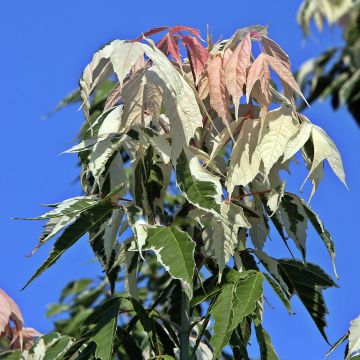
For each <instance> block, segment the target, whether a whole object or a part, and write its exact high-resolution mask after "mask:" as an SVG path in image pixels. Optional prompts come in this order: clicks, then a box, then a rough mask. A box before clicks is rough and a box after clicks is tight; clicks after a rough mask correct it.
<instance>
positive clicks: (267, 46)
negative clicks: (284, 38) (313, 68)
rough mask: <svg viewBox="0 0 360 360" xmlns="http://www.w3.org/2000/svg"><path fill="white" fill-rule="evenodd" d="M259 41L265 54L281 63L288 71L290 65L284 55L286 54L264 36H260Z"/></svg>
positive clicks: (286, 55)
mask: <svg viewBox="0 0 360 360" xmlns="http://www.w3.org/2000/svg"><path fill="white" fill-rule="evenodd" d="M261 40H262V44H263V47H264V51H265V53H266V54H268V55H270V56H273V57H274V58H276V59H278V60H280V61H282V62H283V63H284V65H286V66H287V67H288V68H289V69H290V67H291V63H290V58H289V56H288V54H286V52H285V51H284V50H283V49H282V48H281V47H280V46H279V45H278V44H277V43H276V42H275V41H273V40H271V39H269V38H268V37H266V36H265V35H262V37H261Z"/></svg>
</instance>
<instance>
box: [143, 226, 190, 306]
mask: <svg viewBox="0 0 360 360" xmlns="http://www.w3.org/2000/svg"><path fill="white" fill-rule="evenodd" d="M137 227H138V228H139V227H142V228H143V230H145V232H144V231H142V232H137V233H138V236H139V233H141V235H140V236H141V237H142V239H141V240H140V242H141V243H144V244H145V245H144V249H145V250H153V251H154V252H155V254H156V256H157V259H158V261H159V262H160V263H161V264H162V265H163V266H164V267H165V269H166V270H167V271H168V272H169V274H170V275H171V276H172V277H173V278H174V279H180V280H181V281H182V282H183V283H184V284H185V286H186V289H185V291H186V293H187V295H188V296H189V298H190V299H191V298H192V293H193V290H192V286H193V285H192V284H193V276H194V269H195V262H194V250H195V243H194V241H193V240H192V239H191V238H190V236H189V235H188V234H187V233H186V232H184V231H181V230H180V229H179V228H178V227H177V226H141V225H137ZM145 236H146V238H144V237H145Z"/></svg>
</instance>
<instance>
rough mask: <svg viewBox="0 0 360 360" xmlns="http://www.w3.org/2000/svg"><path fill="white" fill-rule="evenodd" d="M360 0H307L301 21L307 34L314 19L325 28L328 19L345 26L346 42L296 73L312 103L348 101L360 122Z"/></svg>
mask: <svg viewBox="0 0 360 360" xmlns="http://www.w3.org/2000/svg"><path fill="white" fill-rule="evenodd" d="M359 10H360V2H359V1H355V0H340V1H333V0H322V1H317V0H306V1H304V2H303V3H302V5H301V7H300V9H299V12H298V22H299V23H300V25H301V26H302V28H303V30H304V33H305V34H306V35H308V33H309V27H310V23H311V20H312V19H313V20H314V21H315V24H316V25H317V27H318V29H319V30H322V28H323V23H324V21H325V20H327V22H328V23H329V24H330V25H333V24H335V23H337V24H339V25H340V26H341V27H342V31H343V39H344V45H343V46H342V47H338V48H330V49H328V50H326V51H325V52H324V53H322V54H321V55H319V56H318V57H315V58H313V59H310V60H308V61H307V62H305V63H304V64H303V65H302V67H301V69H300V70H299V72H298V74H297V80H298V82H299V84H300V86H301V88H302V90H303V91H304V92H305V94H307V100H308V102H309V103H311V102H313V101H315V100H317V99H324V98H327V97H330V98H331V103H332V106H333V108H334V109H337V108H339V106H342V105H346V107H347V108H348V110H349V111H350V113H351V114H352V116H353V117H354V119H355V121H356V122H357V124H358V125H360V71H359V66H360V30H359V21H360V11H359Z"/></svg>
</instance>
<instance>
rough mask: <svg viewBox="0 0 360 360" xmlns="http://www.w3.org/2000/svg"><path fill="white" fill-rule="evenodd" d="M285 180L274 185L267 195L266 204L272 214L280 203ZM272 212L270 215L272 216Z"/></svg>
mask: <svg viewBox="0 0 360 360" xmlns="http://www.w3.org/2000/svg"><path fill="white" fill-rule="evenodd" d="M285 184H286V183H285V181H283V182H282V183H281V184H280V185H277V186H275V187H274V188H273V189H272V190H271V191H270V192H269V195H268V196H267V204H266V205H267V206H268V208H269V209H270V210H271V212H272V214H274V213H275V212H276V211H277V209H278V208H279V206H280V204H281V200H282V198H283V196H284V190H285ZM272 214H271V215H270V216H272Z"/></svg>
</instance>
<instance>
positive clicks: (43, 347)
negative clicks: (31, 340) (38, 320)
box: [29, 332, 73, 360]
mask: <svg viewBox="0 0 360 360" xmlns="http://www.w3.org/2000/svg"><path fill="white" fill-rule="evenodd" d="M72 343H73V339H72V338H71V337H70V336H66V335H65V336H62V335H60V334H59V333H56V332H51V333H49V334H46V335H44V336H42V337H40V338H39V339H38V340H37V341H36V343H35V345H34V346H33V347H32V348H31V349H30V351H29V360H31V359H34V360H35V359H42V360H60V359H62V358H63V355H64V354H65V352H66V351H67V350H68V349H69V347H70V346H71V344H72Z"/></svg>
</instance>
